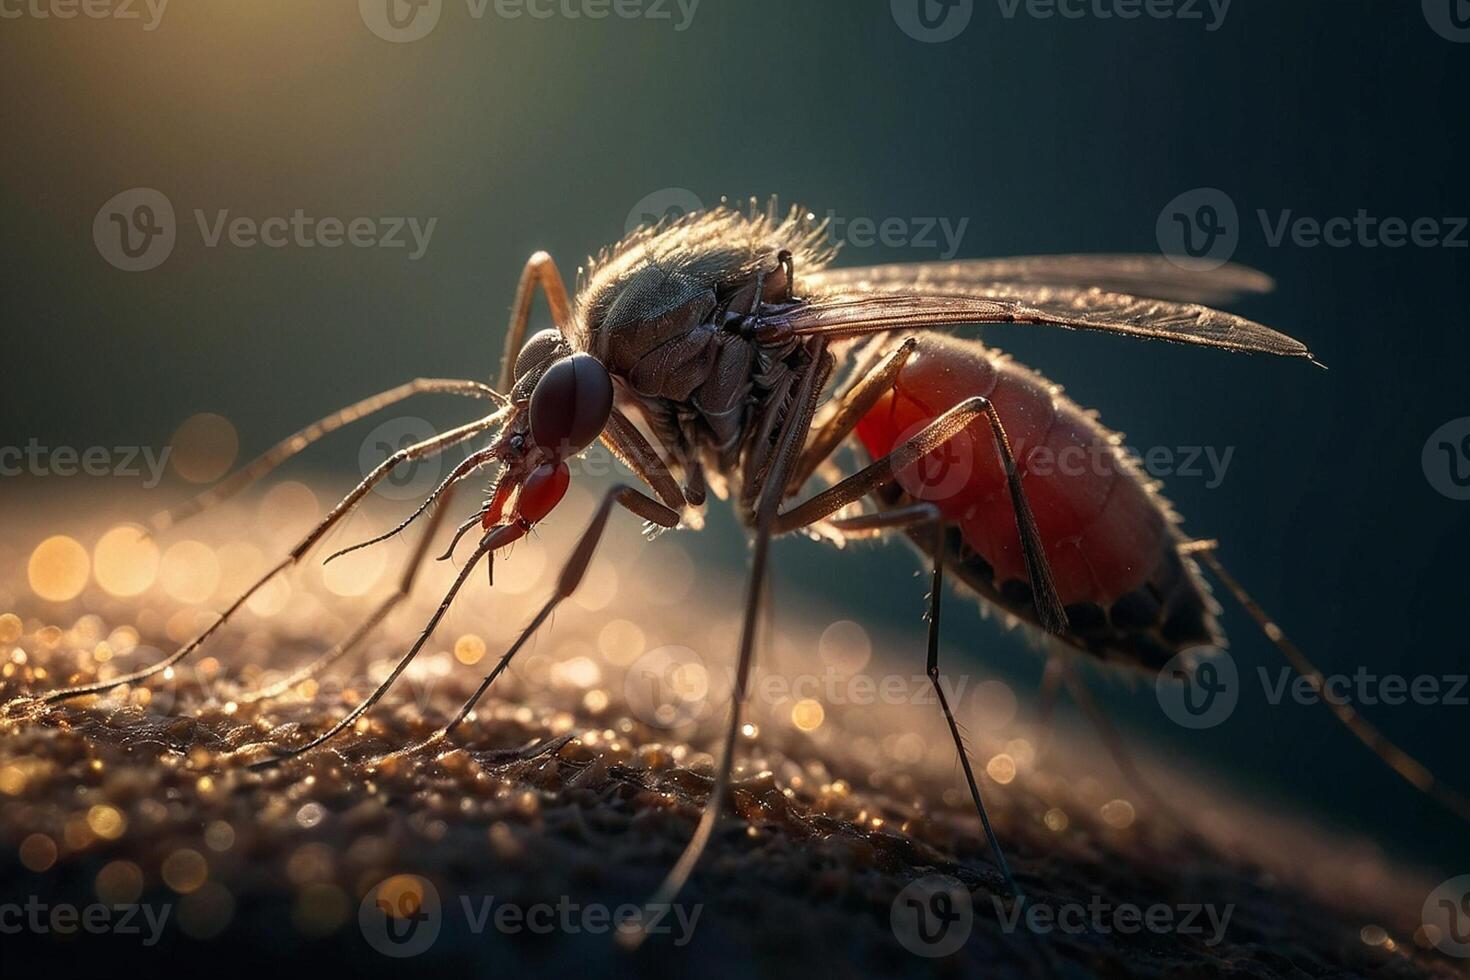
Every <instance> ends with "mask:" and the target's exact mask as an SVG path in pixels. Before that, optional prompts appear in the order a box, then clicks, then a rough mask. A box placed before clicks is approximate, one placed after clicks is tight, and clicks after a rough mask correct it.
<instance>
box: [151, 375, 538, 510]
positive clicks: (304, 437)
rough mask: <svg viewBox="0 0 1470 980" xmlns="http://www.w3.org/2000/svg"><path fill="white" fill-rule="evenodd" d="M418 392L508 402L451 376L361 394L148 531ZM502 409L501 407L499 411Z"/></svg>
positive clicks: (225, 495)
mask: <svg viewBox="0 0 1470 980" xmlns="http://www.w3.org/2000/svg"><path fill="white" fill-rule="evenodd" d="M420 394H439V395H460V396H463V397H467V398H485V399H489V400H490V401H493V402H496V403H497V404H499V405H501V406H508V405H509V404H510V402H509V399H507V398H506V397H505V396H504V395H502V394H501V393H500V392H498V391H496V390H495V389H494V388H491V387H490V386H489V385H485V384H481V383H480V382H478V381H458V380H454V379H450V378H419V379H418V380H416V381H410V382H408V383H407V384H401V385H399V386H398V387H396V388H390V389H388V390H387V391H384V392H380V393H379V394H376V395H372V396H371V397H368V398H364V399H363V400H362V401H359V402H355V403H353V404H351V405H348V406H347V407H346V408H343V409H339V410H338V411H336V412H333V413H332V414H331V415H328V416H326V417H325V418H321V419H318V420H317V421H315V422H313V423H311V424H310V425H308V426H306V427H305V428H303V429H300V430H299V431H297V432H295V433H293V434H291V435H289V436H287V437H286V438H284V439H282V440H281V441H280V442H278V443H276V444H275V445H274V446H272V447H271V448H270V449H267V450H266V451H265V452H263V453H261V454H260V455H259V456H257V457H256V458H255V459H253V460H251V461H250V462H249V463H247V464H246V465H245V466H243V467H241V468H240V469H238V470H236V471H235V472H234V473H233V474H231V475H230V476H228V477H226V478H225V479H224V480H222V481H221V482H219V483H217V484H215V485H214V486H213V487H210V488H209V489H208V490H205V491H204V492H203V493H200V494H197V495H196V496H193V497H191V498H189V499H188V500H186V501H184V502H183V503H181V504H179V505H178V506H176V507H172V508H170V509H168V510H163V511H159V512H158V513H157V514H154V515H153V517H152V519H151V520H150V521H149V533H150V534H158V533H160V532H163V531H166V530H168V529H169V528H171V527H173V526H174V525H175V524H178V523H179V522H181V521H184V520H187V519H188V518H190V517H193V516H195V515H196V514H199V513H202V512H203V511H206V510H208V509H209V508H211V507H214V506H215V505H217V504H220V503H223V502H224V501H226V500H228V499H230V498H231V497H233V496H235V495H236V494H237V493H239V492H240V491H241V490H244V489H245V488H246V487H248V486H250V485H251V484H252V483H254V482H255V481H257V480H259V479H260V478H261V477H263V476H265V475H266V474H268V473H270V472H271V471H272V470H274V469H275V468H276V467H277V466H280V465H281V464H282V463H284V462H286V461H287V460H288V459H291V458H292V457H293V456H295V455H297V454H298V453H300V452H302V451H303V450H305V449H306V448H307V447H309V446H310V445H311V444H312V443H314V442H316V441H318V440H319V439H321V438H322V437H324V436H327V435H329V434H331V433H333V432H336V431H337V430H338V429H340V428H342V427H343V426H346V425H350V424H352V423H353V422H356V421H357V420H358V419H361V418H365V417H367V416H369V415H372V414H373V413H375V412H378V411H381V410H382V409H385V408H387V407H389V406H390V405H396V404H397V403H398V402H401V401H404V400H405V399H408V398H411V397H413V396H414V395H420ZM503 410H504V409H503V408H502V411H503Z"/></svg>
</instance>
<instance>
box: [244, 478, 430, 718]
mask: <svg viewBox="0 0 1470 980" xmlns="http://www.w3.org/2000/svg"><path fill="white" fill-rule="evenodd" d="M454 490H455V485H454V484H453V483H450V484H448V485H446V487H445V488H444V490H443V491H442V492H441V493H440V494H439V506H438V508H437V509H435V510H434V512H433V513H431V514H430V515H429V523H428V524H427V525H425V527H424V533H423V537H422V538H420V539H419V543H418V544H417V545H415V546H414V549H413V554H411V555H409V557H408V561H407V563H405V564H404V566H403V573H402V575H401V576H400V578H399V579H398V585H397V587H396V588H394V590H393V593H392V594H391V595H389V596H387V597H386V598H384V599H383V600H382V601H381V602H380V603H378V605H377V606H376V607H374V608H373V611H372V612H371V613H369V614H368V615H367V617H366V618H365V619H364V620H363V621H362V622H361V623H359V624H358V625H357V628H356V629H354V630H353V631H352V632H351V633H349V634H348V635H347V637H346V638H344V639H343V640H342V642H340V643H338V644H337V645H336V646H335V647H333V648H332V649H330V650H328V651H327V652H326V653H324V654H322V655H321V656H320V657H317V658H316V659H315V660H313V661H312V662H311V663H309V664H306V665H305V666H303V667H301V668H299V669H297V670H295V671H293V672H292V673H291V674H290V676H288V677H286V678H284V679H282V680H279V681H276V682H275V683H274V684H270V685H268V686H266V687H262V688H258V689H257V690H254V691H247V692H246V693H245V694H243V695H241V696H240V697H237V698H236V699H235V700H236V701H238V702H240V703H241V704H253V703H254V702H256V701H265V700H269V699H271V698H278V697H280V696H281V695H282V694H285V693H286V692H287V691H289V690H291V689H292V688H294V687H295V686H296V685H297V684H300V683H301V682H302V681H304V680H307V679H309V678H312V677H315V676H316V675H317V674H320V673H321V672H322V671H324V670H326V669H327V668H328V667H331V666H332V664H334V663H336V662H337V661H338V660H341V659H342V658H343V657H345V656H347V654H349V653H351V652H352V651H353V650H354V649H355V648H356V647H357V645H358V644H359V643H361V642H362V641H363V638H364V637H366V636H367V635H368V634H369V633H371V632H372V631H373V630H374V629H376V628H377V626H378V624H379V623H381V622H382V621H383V620H384V619H385V618H387V616H388V614H389V613H390V612H392V611H393V610H394V608H396V607H397V606H398V604H399V603H401V602H403V600H405V599H407V598H408V596H409V593H410V592H411V591H412V590H413V583H414V580H415V579H417V578H418V574H419V571H420V570H421V569H422V568H423V567H424V556H425V555H427V554H428V551H429V546H430V545H432V544H433V543H434V535H435V534H437V533H438V531H439V528H440V527H441V526H442V525H443V523H444V517H445V515H446V514H448V513H449V502H450V501H451V500H452V499H453V498H454Z"/></svg>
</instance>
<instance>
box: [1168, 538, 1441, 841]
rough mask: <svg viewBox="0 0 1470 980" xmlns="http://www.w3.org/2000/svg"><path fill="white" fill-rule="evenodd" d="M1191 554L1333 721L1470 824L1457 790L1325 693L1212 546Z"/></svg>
mask: <svg viewBox="0 0 1470 980" xmlns="http://www.w3.org/2000/svg"><path fill="white" fill-rule="evenodd" d="M1190 550H1191V552H1192V553H1193V554H1194V555H1195V556H1196V557H1198V558H1199V560H1200V561H1202V562H1204V563H1205V564H1206V565H1208V566H1209V568H1210V571H1212V572H1214V573H1215V577H1216V578H1218V579H1219V580H1220V581H1221V583H1222V584H1224V586H1225V588H1226V589H1228V590H1229V591H1230V594H1231V595H1233V596H1235V600H1236V601H1237V602H1239V603H1240V604H1241V606H1242V607H1243V608H1244V609H1245V611H1246V612H1247V613H1249V614H1250V617H1251V618H1252V619H1254V620H1255V621H1256V625H1257V626H1259V627H1260V628H1261V632H1262V633H1264V634H1266V639H1268V640H1270V641H1271V643H1272V645H1274V646H1275V647H1276V649H1278V650H1280V651H1281V655H1282V656H1283V657H1285V658H1286V660H1287V662H1288V663H1290V664H1291V667H1292V669H1293V670H1295V671H1296V672H1297V673H1298V674H1300V675H1301V676H1302V677H1303V678H1305V679H1306V681H1307V683H1308V684H1310V685H1311V686H1312V690H1313V691H1314V692H1315V693H1316V695H1317V698H1318V700H1319V701H1321V702H1322V705H1323V707H1325V708H1327V710H1329V711H1331V712H1332V715H1333V717H1335V718H1336V719H1337V720H1338V721H1339V722H1341V723H1342V725H1343V726H1344V727H1346V728H1347V730H1348V731H1350V732H1352V734H1353V736H1354V737H1355V738H1357V740H1358V741H1359V742H1362V743H1363V744H1364V745H1365V746H1367V748H1368V751H1370V752H1372V753H1373V754H1374V755H1376V756H1378V758H1379V759H1380V760H1382V761H1383V763H1384V764H1385V765H1387V766H1388V767H1389V768H1390V769H1392V770H1393V771H1394V772H1396V773H1398V774H1399V775H1400V776H1402V777H1403V778H1404V779H1405V780H1406V781H1407V782H1408V783H1409V784H1410V785H1412V786H1413V787H1414V788H1415V789H1417V790H1419V791H1420V792H1421V793H1425V794H1427V795H1428V796H1431V797H1433V798H1434V799H1435V800H1437V801H1438V802H1439V803H1440V804H1441V805H1443V806H1444V807H1445V808H1446V809H1448V810H1450V811H1451V812H1452V813H1454V814H1455V815H1456V816H1458V817H1459V818H1460V819H1461V820H1464V821H1466V822H1467V823H1470V799H1467V798H1466V797H1465V795H1464V794H1463V793H1461V792H1460V791H1459V790H1457V789H1455V788H1454V787H1452V786H1447V785H1446V784H1444V783H1443V782H1441V781H1440V780H1439V779H1438V778H1436V777H1435V775H1434V773H1432V772H1430V771H1429V768H1428V767H1427V766H1425V765H1424V764H1423V763H1421V762H1419V760H1417V759H1415V758H1414V757H1413V756H1411V755H1409V754H1408V753H1407V752H1405V751H1404V750H1403V749H1401V748H1399V747H1398V746H1397V745H1395V744H1394V743H1393V742H1391V741H1389V739H1388V738H1387V737H1386V736H1385V735H1384V734H1383V733H1382V732H1380V731H1379V730H1378V729H1377V728H1375V727H1373V725H1371V724H1369V723H1368V721H1367V720H1365V719H1364V718H1363V717H1362V716H1360V715H1359V714H1358V713H1357V712H1356V711H1355V710H1353V708H1352V706H1351V705H1349V704H1346V703H1339V702H1337V701H1334V700H1333V699H1332V697H1331V695H1329V694H1328V693H1327V692H1326V691H1325V690H1324V689H1323V688H1324V686H1325V684H1326V680H1325V679H1324V678H1323V676H1322V672H1321V671H1320V670H1318V669H1317V668H1316V666H1315V665H1314V664H1313V663H1312V662H1311V661H1310V660H1308V659H1307V657H1306V655H1305V654H1303V653H1302V652H1301V650H1300V649H1299V648H1298V647H1297V645H1296V644H1295V643H1292V642H1291V640H1289V639H1287V637H1286V634H1285V633H1283V632H1282V631H1281V627H1279V626H1277V625H1276V623H1275V621H1274V620H1272V619H1271V617H1270V616H1268V615H1266V611H1265V610H1264V609H1262V608H1261V607H1260V606H1259V605H1257V604H1256V601H1255V600H1254V599H1252V598H1251V597H1250V593H1248V592H1246V591H1245V588H1244V587H1243V586H1242V585H1241V584H1240V583H1239V582H1237V581H1236V580H1235V576H1233V575H1231V574H1230V573H1229V572H1227V571H1226V570H1225V566H1224V565H1222V564H1220V559H1218V558H1216V557H1215V551H1214V548H1213V547H1212V546H1197V547H1195V548H1192V549H1190Z"/></svg>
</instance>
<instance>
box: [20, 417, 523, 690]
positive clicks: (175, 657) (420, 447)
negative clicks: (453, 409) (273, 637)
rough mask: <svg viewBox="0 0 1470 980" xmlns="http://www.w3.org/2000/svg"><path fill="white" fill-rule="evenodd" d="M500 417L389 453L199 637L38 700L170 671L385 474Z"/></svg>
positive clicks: (469, 435)
mask: <svg viewBox="0 0 1470 980" xmlns="http://www.w3.org/2000/svg"><path fill="white" fill-rule="evenodd" d="M499 420H500V415H499V413H497V414H495V415H489V416H486V417H485V418H483V419H479V420H477V421H474V422H470V423H468V424H466V425H461V426H459V427H457V428H454V429H450V430H448V431H447V432H443V433H440V434H439V435H437V436H435V437H433V438H432V439H425V440H424V441H423V442H420V443H416V444H415V445H412V446H409V447H407V448H406V449H400V450H399V451H398V452H396V453H394V454H393V455H392V456H389V457H388V458H387V459H386V460H384V461H383V462H382V463H381V464H379V465H378V467H377V468H376V469H374V470H373V471H372V472H371V473H369V474H368V475H367V476H366V477H365V478H364V479H363V481H362V482H361V483H359V484H358V485H357V486H356V487H354V488H353V489H352V492H351V493H349V494H347V496H345V497H343V498H342V499H341V500H340V501H338V502H337V505H336V506H335V507H333V508H332V510H331V511H330V512H329V513H328V514H327V516H326V517H324V518H322V520H321V521H320V523H318V524H317V526H316V527H314V528H312V530H311V531H310V532H309V533H308V534H307V535H306V537H304V538H302V539H301V540H300V541H299V542H297V544H296V547H294V548H292V549H291V553H290V554H288V555H287V556H286V557H285V558H283V559H282V560H281V561H280V563H279V564H277V565H276V566H275V567H274V568H272V569H271V570H270V571H268V572H266V573H265V574H264V575H262V576H261V577H260V578H259V579H257V580H256V581H255V583H254V584H253V585H251V586H250V587H249V588H248V589H246V590H245V591H244V592H243V593H241V594H240V597H239V598H237V599H236V600H235V601H234V602H232V603H231V604H230V605H229V607H228V608H227V609H226V610H225V611H224V612H223V613H221V614H220V616H219V618H218V619H216V620H215V621H214V622H213V623H211V624H209V626H207V627H205V629H204V631H203V632H201V633H200V634H199V635H198V636H196V637H194V639H192V640H190V641H189V642H188V643H185V644H184V645H183V646H181V647H179V649H177V650H175V651H174V652H173V653H171V654H169V655H168V656H167V657H165V658H164V659H162V660H160V661H159V662H158V663H156V664H152V665H150V666H148V667H144V668H142V669H141V670H135V671H133V672H132V673H130V674H123V675H121V676H119V677H114V678H112V679H111V680H106V681H95V682H93V683H91V684H79V685H77V686H76V687H66V688H62V689H61V690H58V691H52V692H50V693H49V694H44V695H42V696H41V697H40V698H38V699H37V700H38V701H39V702H40V703H42V704H53V703H55V702H57V701H65V700H66V699H68V698H75V697H80V696H81V695H84V694H101V693H102V692H103V691H110V690H112V689H113V688H115V687H120V686H122V685H123V684H134V683H136V682H138V681H141V680H146V679H147V678H149V677H152V676H154V675H155V674H159V673H162V672H163V671H165V670H168V669H169V668H170V667H172V666H173V665H174V664H176V663H178V662H179V661H180V660H183V659H184V658H185V657H187V656H189V654H191V653H193V652H194V651H195V650H197V649H199V647H200V646H201V645H202V644H203V643H204V641H205V640H207V639H209V638H210V637H211V636H213V635H214V633H215V631H216V630H218V629H219V628H220V627H221V626H223V625H224V624H225V623H226V622H227V621H228V620H229V619H230V617H231V616H233V615H234V614H235V613H236V612H237V611H238V610H239V609H240V607H241V606H243V605H245V603H246V602H248V601H249V600H250V597H251V596H253V595H254V594H255V593H256V592H259V591H260V590H261V588H263V587H264V586H265V583H267V582H269V581H270V580H271V579H272V578H274V577H275V576H276V575H277V574H279V573H280V572H282V571H284V570H285V569H287V568H290V567H291V566H292V565H295V564H296V563H297V562H299V561H300V560H301V558H302V556H303V555H305V554H306V553H307V552H308V551H310V550H311V547H312V545H314V544H316V543H317V542H318V541H320V540H321V539H322V537H323V535H325V534H326V533H327V532H328V531H330V530H331V529H332V528H333V527H334V526H335V525H336V524H337V522H338V521H340V520H341V519H342V518H343V517H345V516H346V515H347V513H348V512H349V511H351V510H352V509H353V508H354V507H356V506H357V505H358V503H359V502H361V500H362V498H363V497H366V496H367V495H368V494H369V493H371V492H372V489H373V487H374V486H376V485H377V484H378V483H379V482H381V481H382V480H383V478H384V477H386V476H387V475H388V474H389V473H390V472H392V470H393V468H394V467H395V466H397V465H398V464H400V463H404V462H407V461H409V460H416V459H424V458H427V457H429V456H433V455H435V454H437V453H440V452H443V451H444V450H445V449H447V448H449V447H450V446H453V445H456V444H458V443H461V442H464V441H466V440H468V439H471V438H473V437H474V436H476V435H478V434H479V433H481V432H484V431H485V430H486V429H489V428H490V427H492V426H493V425H495V424H496V423H497V422H498V421H499Z"/></svg>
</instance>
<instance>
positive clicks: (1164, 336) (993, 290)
mask: <svg viewBox="0 0 1470 980" xmlns="http://www.w3.org/2000/svg"><path fill="white" fill-rule="evenodd" d="M920 290H922V291H920ZM966 323H969V324H983V323H1032V324H1045V325H1050V326H1058V327H1068V328H1071V329H1074V330H1096V331H1100V332H1102V333H1113V334H1122V335H1124V336H1131V337H1142V338H1146V339H1152V340H1166V341H1172V342H1174V343H1180V344H1193V345H1196V346H1201V347H1214V348H1218V349H1221V350H1233V351H1247V352H1251V353H1258V354H1274V355H1276V356H1278V357H1299V358H1302V359H1304V360H1312V361H1315V359H1314V358H1313V357H1312V353H1311V351H1309V350H1308V349H1307V347H1306V345H1305V344H1303V343H1301V342H1300V341H1298V340H1296V339H1294V338H1292V337H1288V336H1287V335H1286V334H1283V333H1280V332H1278V331H1276V330H1272V329H1271V328H1270V327H1267V326H1264V325H1262V324H1259V323H1256V322H1254V321H1251V320H1247V319H1246V318H1244V317H1241V316H1236V315H1235V314H1233V313H1225V312H1223V311H1221V310H1216V309H1212V308H1210V307H1208V306H1201V305H1199V304H1197V303H1179V302H1174V301H1170V300H1160V299H1145V298H1143V297H1139V296H1133V295H1129V294H1127V293H1115V292H1110V291H1108V290H1105V289H1100V288H1096V287H1092V288H1081V287H1066V286H1043V285H1026V284H1016V283H996V284H992V285H990V286H987V287H979V286H976V287H971V288H968V289H964V290H958V289H955V288H954V287H953V286H951V287H950V288H949V289H947V290H944V291H941V290H939V289H938V288H936V287H934V286H933V285H931V284H914V283H905V284H903V285H896V286H890V287H881V286H875V285H872V284H868V285H863V286H856V285H854V286H847V287H844V288H842V289H837V290H834V291H830V292H826V293H822V294H818V293H815V292H812V293H810V299H808V300H807V301H806V302H803V303H802V304H801V305H799V306H797V307H794V308H792V309H791V310H788V311H786V312H784V313H781V314H778V315H776V316H774V317H767V318H766V319H765V325H766V326H767V327H770V328H777V329H788V330H790V331H792V332H794V333H796V334H806V335H810V334H825V335H827V336H830V337H833V338H838V337H856V336H861V335H863V334H871V333H882V332H885V331H889V330H902V329H920V328H925V327H942V326H952V325H959V324H966Z"/></svg>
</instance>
